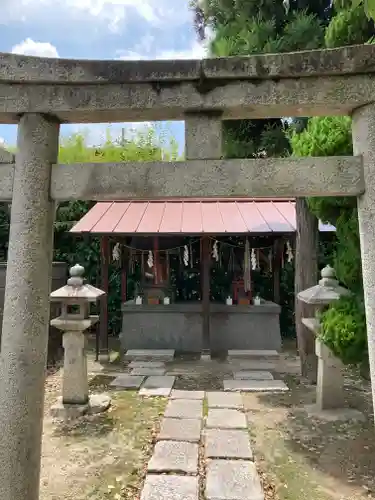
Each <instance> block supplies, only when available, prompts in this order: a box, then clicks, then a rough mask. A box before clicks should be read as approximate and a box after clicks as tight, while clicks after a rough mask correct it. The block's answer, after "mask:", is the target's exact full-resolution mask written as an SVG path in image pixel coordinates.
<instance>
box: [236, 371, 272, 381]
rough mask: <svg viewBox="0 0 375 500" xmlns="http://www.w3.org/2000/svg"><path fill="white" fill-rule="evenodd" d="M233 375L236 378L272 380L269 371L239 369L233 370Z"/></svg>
mask: <svg viewBox="0 0 375 500" xmlns="http://www.w3.org/2000/svg"><path fill="white" fill-rule="evenodd" d="M233 376H234V378H235V379H237V380H273V375H272V373H271V372H263V371H256V370H241V371H239V372H234V373H233Z"/></svg>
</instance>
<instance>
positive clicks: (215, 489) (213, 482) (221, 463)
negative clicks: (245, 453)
mask: <svg viewBox="0 0 375 500" xmlns="http://www.w3.org/2000/svg"><path fill="white" fill-rule="evenodd" d="M205 493H206V495H205V497H206V499H207V500H264V494H263V492H262V486H261V483H260V479H259V476H258V473H257V471H256V468H255V465H254V463H253V462H250V461H247V460H210V461H209V462H208V464H207V479H206V492H205Z"/></svg>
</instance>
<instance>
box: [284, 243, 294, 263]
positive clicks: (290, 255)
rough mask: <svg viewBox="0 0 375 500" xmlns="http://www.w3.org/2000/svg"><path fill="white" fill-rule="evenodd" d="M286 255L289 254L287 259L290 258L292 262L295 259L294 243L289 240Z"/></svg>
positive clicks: (289, 260)
mask: <svg viewBox="0 0 375 500" xmlns="http://www.w3.org/2000/svg"><path fill="white" fill-rule="evenodd" d="M286 255H287V259H288V262H289V263H290V262H292V260H293V258H294V257H293V249H292V245H291V244H290V242H289V241H287V242H286Z"/></svg>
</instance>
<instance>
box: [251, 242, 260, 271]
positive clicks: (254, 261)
mask: <svg viewBox="0 0 375 500" xmlns="http://www.w3.org/2000/svg"><path fill="white" fill-rule="evenodd" d="M250 260H251V269H252V270H253V271H255V269H256V268H257V264H258V263H257V256H256V254H255V249H254V248H252V249H251V257H250Z"/></svg>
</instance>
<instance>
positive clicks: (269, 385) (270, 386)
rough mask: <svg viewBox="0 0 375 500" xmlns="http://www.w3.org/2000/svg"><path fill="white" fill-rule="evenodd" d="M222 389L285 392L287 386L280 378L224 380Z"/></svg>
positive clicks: (287, 389)
mask: <svg viewBox="0 0 375 500" xmlns="http://www.w3.org/2000/svg"><path fill="white" fill-rule="evenodd" d="M224 391H237V392H239V391H241V392H285V391H289V388H288V386H287V385H286V384H285V383H284V382H283V381H282V380H224Z"/></svg>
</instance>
